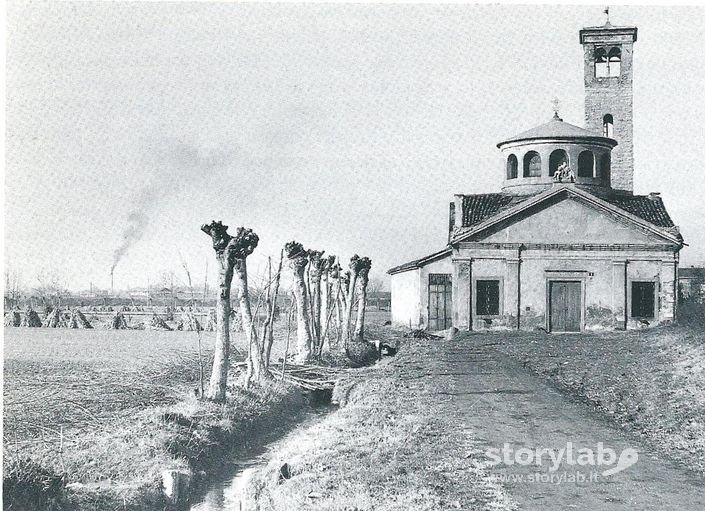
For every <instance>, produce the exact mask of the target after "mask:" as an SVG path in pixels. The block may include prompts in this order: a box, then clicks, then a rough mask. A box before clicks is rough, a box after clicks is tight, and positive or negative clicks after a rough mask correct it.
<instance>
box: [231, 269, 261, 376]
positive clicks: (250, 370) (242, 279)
mask: <svg viewBox="0 0 705 511" xmlns="http://www.w3.org/2000/svg"><path fill="white" fill-rule="evenodd" d="M235 280H236V282H237V285H238V289H239V291H240V293H239V294H240V316H241V317H242V329H243V331H244V332H245V338H246V339H247V346H248V349H247V376H246V382H247V384H249V383H251V382H252V381H254V382H256V383H260V382H261V381H262V380H263V379H265V378H267V376H268V371H267V368H266V367H265V365H264V358H263V356H262V350H261V349H260V345H259V339H258V337H257V330H256V329H255V326H254V324H253V323H252V309H251V308H250V293H249V290H248V288H247V261H246V260H245V259H241V260H238V261H237V262H236V263H235Z"/></svg>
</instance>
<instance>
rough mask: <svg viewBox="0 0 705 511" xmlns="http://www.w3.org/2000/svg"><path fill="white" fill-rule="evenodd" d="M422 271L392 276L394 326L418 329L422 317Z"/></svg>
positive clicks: (411, 271) (410, 271)
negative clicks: (420, 298)
mask: <svg viewBox="0 0 705 511" xmlns="http://www.w3.org/2000/svg"><path fill="white" fill-rule="evenodd" d="M420 275H421V271H420V270H418V269H417V270H409V271H405V272H402V273H395V274H394V275H392V276H391V290H392V324H394V325H398V326H407V327H408V326H409V325H411V327H412V328H418V326H419V323H420V320H421V317H420V302H419V296H420V293H421V290H420Z"/></svg>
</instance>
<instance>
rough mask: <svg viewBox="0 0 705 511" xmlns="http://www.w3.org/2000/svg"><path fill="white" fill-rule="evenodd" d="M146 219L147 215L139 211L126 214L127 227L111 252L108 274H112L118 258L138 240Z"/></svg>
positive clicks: (118, 260)
mask: <svg viewBox="0 0 705 511" xmlns="http://www.w3.org/2000/svg"><path fill="white" fill-rule="evenodd" d="M147 221H148V218H147V215H145V214H144V213H143V212H141V211H133V212H132V213H130V214H129V215H128V216H127V227H126V228H125V230H124V231H123V233H122V243H120V245H119V246H118V248H116V249H115V252H113V265H112V266H111V267H110V275H112V274H113V272H114V271H115V267H116V266H117V264H118V263H119V262H120V259H122V257H123V256H124V255H125V254H127V251H128V250H129V249H130V247H131V246H132V245H134V244H135V243H137V242H138V241H139V240H140V238H141V237H142V235H143V234H144V229H145V227H146V226H147Z"/></svg>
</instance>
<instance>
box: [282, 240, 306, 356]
mask: <svg viewBox="0 0 705 511" xmlns="http://www.w3.org/2000/svg"><path fill="white" fill-rule="evenodd" d="M284 251H285V252H286V256H287V258H288V259H289V265H290V266H291V269H292V270H293V271H294V286H293V293H294V298H295V299H296V339H297V342H296V361H297V362H298V363H301V364H304V363H306V362H309V361H310V359H311V344H312V338H311V302H310V300H309V295H308V290H307V287H306V266H307V265H308V253H307V252H306V250H304V247H303V246H302V245H301V243H297V242H296V241H292V242H289V243H287V244H286V245H284Z"/></svg>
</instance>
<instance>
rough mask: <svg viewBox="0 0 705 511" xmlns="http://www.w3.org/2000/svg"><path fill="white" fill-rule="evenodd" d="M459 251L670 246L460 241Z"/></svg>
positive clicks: (655, 248)
mask: <svg viewBox="0 0 705 511" xmlns="http://www.w3.org/2000/svg"><path fill="white" fill-rule="evenodd" d="M456 246H457V247H458V248H460V249H479V250H519V249H521V250H572V251H575V250H582V251H595V252H598V251H599V252H617V251H635V252H671V251H673V250H674V247H673V246H672V245H668V244H663V245H637V244H633V243H609V244H606V243H602V244H599V243H483V242H474V241H461V242H459V243H457V244H456Z"/></svg>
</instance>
